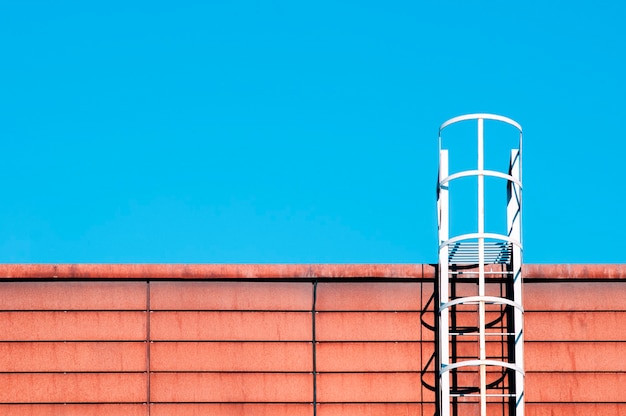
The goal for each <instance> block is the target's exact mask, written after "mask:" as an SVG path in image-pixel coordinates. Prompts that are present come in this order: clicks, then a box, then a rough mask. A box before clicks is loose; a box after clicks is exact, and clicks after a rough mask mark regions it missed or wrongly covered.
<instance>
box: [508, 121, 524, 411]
mask: <svg viewBox="0 0 626 416" xmlns="http://www.w3.org/2000/svg"><path fill="white" fill-rule="evenodd" d="M521 142H522V140H521V133H520V149H513V150H511V161H510V163H509V175H511V176H512V177H513V178H515V179H517V180H518V181H520V182H521V179H522V169H521V166H522V161H521V157H522V152H521ZM508 190H509V192H508V204H507V223H508V231H509V237H511V238H512V239H514V240H515V241H518V242H520V243H521V241H522V232H521V231H522V224H521V223H522V189H521V187H520V186H519V185H518V184H516V183H515V182H509V186H508ZM512 271H513V301H514V302H515V303H517V304H519V305H523V303H522V250H521V248H520V246H518V245H515V244H513V247H512ZM513 316H514V318H513V326H514V329H515V330H514V332H515V363H516V364H517V366H518V367H519V368H520V369H521V370H524V325H523V323H524V316H523V312H522V311H521V310H520V309H517V308H515V310H514V312H513ZM515 409H516V410H515V414H516V416H524V374H523V373H522V372H519V371H517V372H516V373H515Z"/></svg>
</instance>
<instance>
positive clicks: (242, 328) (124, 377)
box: [0, 265, 626, 416]
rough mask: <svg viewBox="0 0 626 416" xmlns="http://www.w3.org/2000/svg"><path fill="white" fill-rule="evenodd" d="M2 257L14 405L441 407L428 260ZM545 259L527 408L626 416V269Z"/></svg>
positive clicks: (137, 410)
mask: <svg viewBox="0 0 626 416" xmlns="http://www.w3.org/2000/svg"><path fill="white" fill-rule="evenodd" d="M2 267H3V266H0V276H5V280H4V281H2V282H0V383H1V385H2V388H1V389H0V415H5V414H6V415H18V416H19V415H81V416H89V415H132V416H134V415H144V416H145V415H152V416H155V415H158V416H161V415H167V416H177V415H218V416H222V415H224V416H225V415H228V416H236V415H244V414H245V415H268V416H269V415H272V416H280V415H289V416H300V415H307V416H311V415H313V414H314V412H315V414H316V415H319V416H335V415H366V416H379V415H380V416H382V415H398V416H399V415H402V416H408V415H432V414H433V413H434V393H433V392H432V391H430V390H429V389H428V388H427V387H426V386H425V385H424V383H423V382H422V381H425V382H426V383H428V384H432V383H433V380H434V376H433V374H432V372H428V373H426V374H425V375H424V376H423V377H422V373H421V372H422V369H423V368H424V367H425V366H426V363H427V362H428V360H429V358H430V357H431V356H432V354H433V351H434V341H433V334H432V332H431V331H430V330H429V329H428V328H427V327H425V326H424V325H422V324H421V319H422V318H423V319H424V320H425V321H426V322H430V323H432V322H433V321H434V315H433V311H432V303H431V304H428V300H429V299H430V297H431V295H432V290H433V280H432V271H431V270H429V269H428V267H427V266H421V265H420V266H387V269H385V268H384V266H383V267H382V268H381V266H372V268H369V269H368V268H366V267H367V266H363V268H361V269H358V268H355V266H343V267H344V269H342V266H262V267H261V269H260V270H262V273H263V276H262V277H263V279H264V280H257V279H255V276H257V275H254V274H252V275H251V274H250V272H249V270H247V269H245V268H241V266H232V267H233V269H232V270H228V269H224V266H215V267H221V273H222V277H220V276H215V275H211V278H210V279H209V280H202V279H201V276H198V275H196V274H194V273H196V272H197V273H198V274H200V272H199V271H197V270H195V269H193V268H191V269H189V267H190V266H180V267H179V269H177V268H176V266H166V267H169V269H168V270H169V273H170V274H169V276H172V277H175V278H176V279H173V278H168V274H167V273H165V274H163V275H160V274H159V273H158V271H157V270H155V269H153V270H152V271H151V270H148V271H147V272H146V270H144V269H137V267H139V266H136V265H133V266H129V267H130V268H134V269H132V270H134V271H132V270H131V271H129V269H126V271H125V272H121V271H120V270H117V269H111V268H109V269H107V270H108V272H107V273H106V274H105V273H102V268H106V267H107V266H97V265H96V266H88V265H84V266H77V267H78V269H77V268H76V267H74V268H71V267H69V266H68V267H67V268H66V269H62V270H61V273H59V269H58V268H57V269H55V270H54V271H52V272H50V269H45V270H44V271H46V272H45V273H44V272H42V269H37V271H36V272H33V270H34V269H33V267H35V266H22V269H19V270H18V269H16V267H18V268H19V267H20V266H6V267H5V269H2ZM42 267H44V266H42ZM45 267H51V266H45ZM81 267H82V269H81ZM89 267H91V269H90V268H89ZM99 267H100V269H99ZM120 267H123V266H120ZM183 267H185V268H186V271H185V272H184V273H183V272H181V271H180V268H183ZM236 267H240V268H239V269H237V271H233V270H234V268H236ZM271 267H275V270H274V271H273V272H272V270H271ZM290 267H291V268H290ZM297 267H300V269H298V268H297ZM312 267H313V268H312ZM315 267H319V268H318V269H316V268H315ZM323 267H328V268H326V269H324V268H323ZM535 267H537V266H535ZM539 267H541V266H539ZM303 269H304V271H303ZM69 270H73V271H72V272H71V273H70V272H69ZM76 270H79V272H76ZM138 270H139V271H138ZM285 270H287V271H285ZM320 270H323V272H320ZM542 270H543V271H546V270H548V266H546V267H545V268H543V269H539V271H534V272H533V271H532V270H530V273H527V276H528V278H527V281H526V285H525V289H524V291H525V292H524V294H525V299H524V306H525V308H526V314H525V332H526V344H525V351H526V357H525V360H526V370H527V377H526V401H527V407H526V408H527V415H532V416H544V415H546V416H547V415H583V414H584V415H588V414H601V415H622V414H626V395H624V394H623V392H622V391H621V390H622V389H621V388H620V387H619V386H621V385H624V383H626V364H624V363H625V362H626V361H625V360H624V359H623V358H622V357H623V356H625V355H626V330H625V329H624V328H626V279H623V278H622V275H621V274H619V273H624V274H626V267H624V272H619V273H618V274H617V275H615V274H611V275H607V274H606V273H605V274H604V275H601V276H598V275H596V276H595V277H593V278H584V277H581V276H577V278H576V280H571V278H568V276H571V275H573V274H574V273H573V272H571V271H570V272H566V273H565V272H563V270H565V269H564V268H561V269H559V270H560V272H557V271H554V270H552V271H550V273H551V274H550V275H545V273H544V274H542V273H543V272H542ZM594 270H595V269H594ZM204 272H205V275H209V274H210V273H207V270H206V269H205V270H204ZM20 273H21V274H20ZM53 273H54V274H55V275H56V276H57V277H54V276H53ZM262 273H261V272H258V274H262ZM281 273H282V274H281ZM324 273H328V274H324ZM533 273H534V274H533ZM594 273H595V272H594V271H593V270H592V271H591V272H589V273H588V274H589V275H593V274H594ZM145 274H152V275H153V276H157V277H156V278H150V276H145ZM272 274H273V275H274V277H272ZM565 274H568V275H567V276H566V275H565ZM385 275H389V276H394V278H393V279H391V278H388V277H384V276H385ZM59 276H60V277H59ZM110 276H114V277H115V279H112V278H110ZM333 276H342V278H335V279H331V277H333ZM55 279H56V280H55ZM59 279H61V280H59ZM194 279H200V280H194ZM251 279H252V280H251ZM427 305H428V307H427ZM429 370H432V365H431V367H430V368H429ZM313 403H316V406H315V408H314V405H313Z"/></svg>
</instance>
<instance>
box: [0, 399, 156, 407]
mask: <svg viewBox="0 0 626 416" xmlns="http://www.w3.org/2000/svg"><path fill="white" fill-rule="evenodd" d="M129 404H135V405H146V404H148V402H146V401H145V400H144V401H138V402H136V401H132V402H78V401H77V402H72V401H66V402H0V406H3V405H10V406H17V405H28V406H32V405H35V406H37V405H58V406H64V405H94V406H98V405H114V406H115V405H129Z"/></svg>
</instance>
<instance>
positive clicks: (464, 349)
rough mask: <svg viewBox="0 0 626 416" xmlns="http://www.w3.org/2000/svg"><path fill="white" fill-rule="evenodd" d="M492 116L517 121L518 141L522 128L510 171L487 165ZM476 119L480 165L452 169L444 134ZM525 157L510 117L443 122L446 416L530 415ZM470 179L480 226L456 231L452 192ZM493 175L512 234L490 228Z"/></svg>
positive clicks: (440, 366)
mask: <svg viewBox="0 0 626 416" xmlns="http://www.w3.org/2000/svg"><path fill="white" fill-rule="evenodd" d="M485 120H489V122H488V123H505V124H506V125H508V127H507V128H509V129H510V126H512V127H513V128H514V129H516V131H515V132H514V133H515V138H516V139H517V133H518V132H519V142H518V144H517V147H516V148H511V149H510V160H509V166H508V172H500V171H495V170H486V169H485V142H484V137H485V134H484V132H485ZM472 122H474V123H476V124H477V135H476V140H477V159H478V160H477V165H476V168H475V169H470V170H463V171H459V172H452V173H450V172H449V171H448V170H449V160H448V149H444V148H443V140H442V133H443V132H444V130H445V129H446V128H447V127H449V126H451V125H453V124H457V123H465V124H466V123H472ZM490 125H491V124H490ZM466 126H467V124H466ZM505 127H506V126H505ZM521 159H522V128H521V126H520V125H519V124H518V123H517V122H515V121H513V120H511V119H509V118H506V117H502V116H498V115H493V114H469V115H463V116H459V117H455V118H452V119H450V120H448V121H446V122H445V123H443V124H442V125H441V127H440V128H439V178H438V185H437V208H438V216H439V218H438V225H439V267H438V277H437V284H436V288H435V291H436V294H435V298H436V299H437V301H438V302H437V304H436V308H435V311H436V313H437V319H436V329H437V330H436V343H437V355H436V363H435V367H436V372H437V374H436V390H437V393H438V395H437V409H438V414H439V416H449V415H461V414H463V415H465V414H469V415H477V414H479V415H481V416H487V415H490V416H491V415H500V414H501V415H508V416H523V415H524V332H523V308H522V245H521V200H522V182H521V170H522V169H521V163H522V161H521ZM465 177H474V178H476V180H477V187H476V189H477V197H476V201H477V210H476V212H477V214H478V218H477V229H476V230H475V232H472V233H464V234H460V235H454V236H450V235H449V234H450V230H451V227H450V226H451V224H450V223H451V218H450V206H449V205H450V203H449V202H450V201H449V197H450V193H451V192H453V191H454V189H452V190H451V189H450V188H451V187H452V184H453V183H454V182H455V181H457V180H458V179H460V178H465ZM486 177H494V178H499V179H501V180H503V182H505V183H503V185H506V186H503V187H502V190H503V193H504V190H505V189H506V222H507V223H506V231H505V232H489V231H490V230H486V227H485V178H486ZM503 199H504V198H503ZM503 205H504V204H503ZM490 206H491V205H490ZM502 209H505V208H504V206H503V207H502Z"/></svg>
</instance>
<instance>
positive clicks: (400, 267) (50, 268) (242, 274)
mask: <svg viewBox="0 0 626 416" xmlns="http://www.w3.org/2000/svg"><path fill="white" fill-rule="evenodd" d="M436 267H437V266H436V265H434V264H0V280H19V279H69V280H73V279H75V280H90V279H98V280H107V279H150V280H168V279H174V280H178V279H181V280H185V279H189V280H197V279H207V280H219V279H295V280H297V279H315V278H328V279H332V278H338V279H341V278H346V279H350V278H355V279H357V278H375V279H385V278H388V279H434V277H435V273H436ZM523 275H524V280H529V281H530V280H546V279H549V280H562V279H567V280H622V279H624V280H626V264H526V265H524V269H523Z"/></svg>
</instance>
